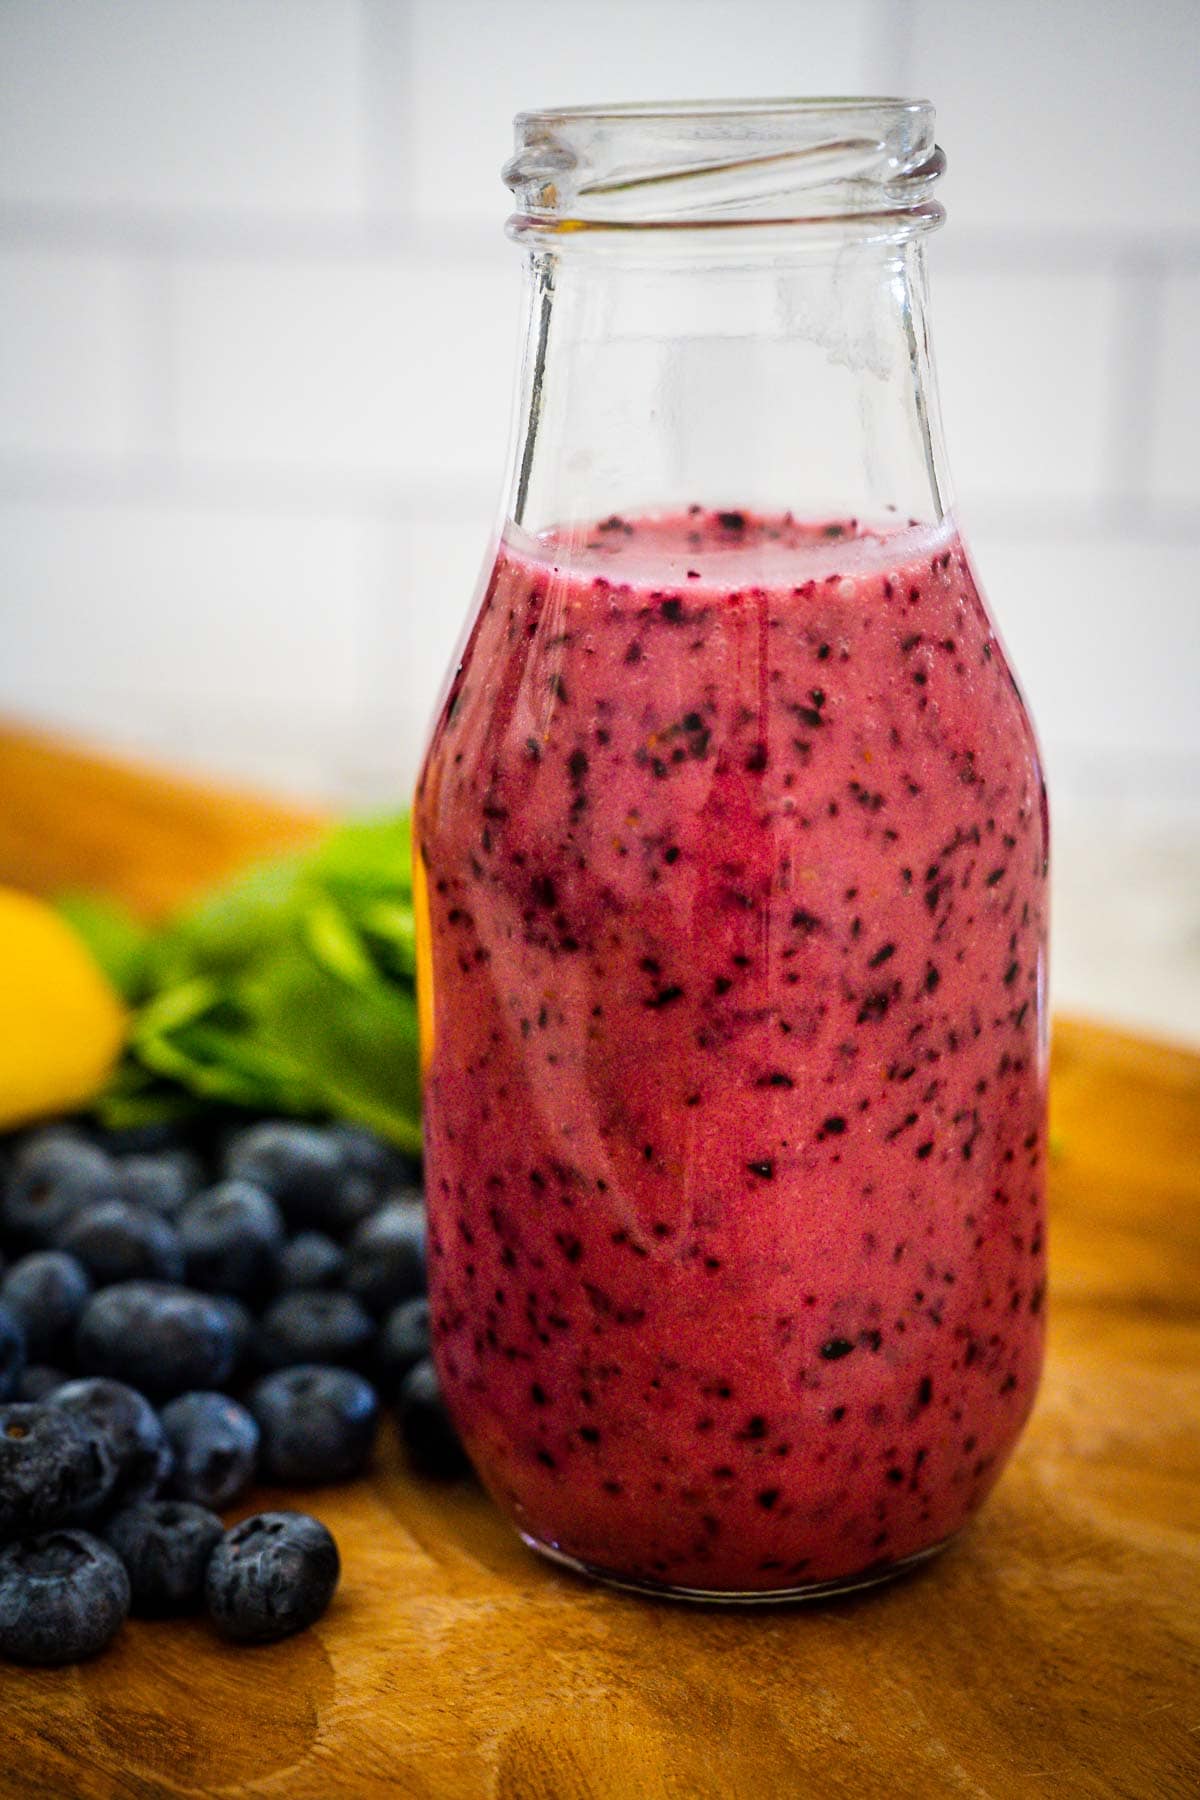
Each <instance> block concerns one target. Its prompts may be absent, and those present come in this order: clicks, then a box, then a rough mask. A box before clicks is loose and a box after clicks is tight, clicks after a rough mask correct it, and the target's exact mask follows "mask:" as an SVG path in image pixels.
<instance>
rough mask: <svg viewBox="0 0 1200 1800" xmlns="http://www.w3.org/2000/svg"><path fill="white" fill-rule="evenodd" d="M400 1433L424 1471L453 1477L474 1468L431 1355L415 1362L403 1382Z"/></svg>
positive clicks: (401, 1385)
mask: <svg viewBox="0 0 1200 1800" xmlns="http://www.w3.org/2000/svg"><path fill="white" fill-rule="evenodd" d="M398 1410H399V1420H400V1437H401V1440H402V1441H403V1444H404V1447H405V1449H406V1450H407V1451H408V1454H409V1458H410V1460H411V1462H412V1464H413V1466H414V1468H416V1469H419V1470H420V1472H421V1474H422V1475H438V1476H442V1477H443V1478H447V1479H448V1478H450V1477H452V1476H455V1475H466V1474H467V1473H468V1472H469V1470H470V1467H471V1465H470V1463H469V1462H468V1460H467V1453H466V1451H465V1450H464V1449H463V1447H462V1443H461V1441H460V1439H459V1436H458V1433H457V1432H456V1431H455V1429H454V1425H453V1422H452V1420H451V1418H450V1414H449V1413H448V1412H447V1411H446V1402H445V1401H444V1400H443V1398H442V1388H441V1383H440V1382H439V1380H438V1376H437V1370H436V1369H435V1368H434V1366H433V1363H432V1362H431V1361H430V1359H429V1358H428V1357H426V1358H425V1359H424V1360H423V1361H421V1362H419V1363H416V1364H414V1366H413V1367H412V1368H411V1369H410V1370H409V1371H408V1374H407V1375H406V1376H405V1377H404V1380H403V1381H402V1382H401V1383H400V1397H399V1402H398Z"/></svg>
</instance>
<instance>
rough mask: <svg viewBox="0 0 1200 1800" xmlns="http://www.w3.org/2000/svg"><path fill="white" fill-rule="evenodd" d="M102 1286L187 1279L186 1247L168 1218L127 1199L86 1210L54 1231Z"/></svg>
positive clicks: (62, 1245)
mask: <svg viewBox="0 0 1200 1800" xmlns="http://www.w3.org/2000/svg"><path fill="white" fill-rule="evenodd" d="M54 1241H55V1243H56V1244H57V1245H58V1247H59V1249H60V1250H66V1251H68V1252H69V1253H70V1254H71V1255H72V1256H77V1257H78V1258H79V1260H80V1262H81V1263H82V1264H83V1266H84V1268H85V1269H86V1270H87V1272H88V1274H89V1275H90V1276H91V1278H92V1280H93V1281H94V1282H95V1284H96V1286H97V1287H111V1286H112V1285H113V1284H114V1283H115V1282H118V1281H182V1279H183V1246H182V1244H181V1243H180V1241H179V1233H178V1232H177V1231H176V1229H175V1227H174V1226H173V1225H172V1224H171V1222H170V1221H169V1220H168V1219H164V1218H161V1217H160V1216H159V1214H158V1213H154V1212H150V1211H148V1209H147V1208H145V1207H142V1206H132V1205H131V1204H130V1202H129V1201H128V1200H106V1201H105V1202H104V1203H103V1204H102V1205H100V1206H87V1207H81V1208H80V1209H79V1211H78V1212H76V1213H73V1214H72V1216H71V1217H70V1218H69V1219H67V1220H66V1222H65V1224H63V1225H62V1226H60V1228H59V1230H58V1231H57V1232H56V1233H55V1238H54Z"/></svg>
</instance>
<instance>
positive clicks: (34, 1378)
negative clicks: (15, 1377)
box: [13, 1363, 70, 1403]
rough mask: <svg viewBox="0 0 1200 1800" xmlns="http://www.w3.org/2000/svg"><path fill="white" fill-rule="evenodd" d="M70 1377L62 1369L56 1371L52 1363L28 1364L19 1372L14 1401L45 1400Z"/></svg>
mask: <svg viewBox="0 0 1200 1800" xmlns="http://www.w3.org/2000/svg"><path fill="white" fill-rule="evenodd" d="M69 1379H70V1377H69V1376H68V1375H67V1374H65V1373H64V1371H63V1370H62V1369H56V1368H55V1367H54V1365H53V1364H52V1363H28V1364H27V1365H26V1366H25V1368H24V1369H22V1371H21V1379H20V1380H19V1381H18V1382H17V1389H16V1392H15V1394H14V1395H13V1399H14V1400H26V1401H29V1402H30V1403H32V1402H34V1401H36V1400H47V1399H49V1397H50V1395H51V1394H52V1393H53V1392H54V1390H55V1388H60V1387H61V1386H62V1385H63V1383H64V1382H65V1381H68V1380H69Z"/></svg>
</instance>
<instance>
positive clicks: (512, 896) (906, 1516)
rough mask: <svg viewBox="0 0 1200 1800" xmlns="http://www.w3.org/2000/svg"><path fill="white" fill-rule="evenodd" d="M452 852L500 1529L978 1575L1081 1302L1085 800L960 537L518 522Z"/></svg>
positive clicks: (461, 683) (472, 1263)
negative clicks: (979, 1515) (1057, 1259)
mask: <svg viewBox="0 0 1200 1800" xmlns="http://www.w3.org/2000/svg"><path fill="white" fill-rule="evenodd" d="M415 830H416V836H417V842H418V845H419V848H420V851H421V854H422V857H423V860H424V866H425V877H426V885H427V893H428V909H429V911H428V921H427V931H428V967H429V970H430V974H429V979H428V983H427V991H426V995H425V1001H426V1011H427V1025H428V1031H427V1043H426V1051H427V1055H428V1059H429V1060H428V1069H427V1076H426V1088H425V1109H426V1110H425V1120H426V1137H427V1177H428V1196H429V1211H430V1229H431V1282H432V1304H433V1316H434V1332H435V1347H436V1357H437V1363H438V1367H439V1370H440V1373H441V1377H442V1381H443V1384H444V1387H445V1391H446V1395H447V1399H448V1401H449V1404H450V1406H451V1409H452V1412H453V1415H454V1418H455V1420H456V1422H457V1424H458V1426H459V1428H460V1430H461V1432H462V1434H463V1437H464V1439H465V1441H466V1443H467V1445H468V1447H469V1449H470V1452H471V1455H472V1457H473V1459H474V1461H475V1464H476V1466H477V1468H478V1470H479V1472H480V1474H481V1476H482V1477H483V1479H484V1481H485V1482H486V1483H487V1485H488V1486H489V1488H490V1489H491V1490H492V1492H493V1493H494V1495H495V1496H496V1498H497V1500H498V1501H499V1502H500V1504H501V1505H502V1506H503V1507H504V1509H505V1510H506V1511H507V1512H508V1513H510V1515H512V1516H513V1517H515V1519H516V1521H517V1523H518V1525H519V1527H520V1529H521V1530H522V1532H523V1533H524V1534H525V1535H526V1536H527V1538H529V1539H530V1540H531V1541H533V1542H535V1543H537V1544H538V1545H539V1546H540V1547H542V1548H547V1549H549V1550H551V1551H552V1552H557V1553H559V1554H561V1555H563V1556H565V1557H567V1558H570V1559H572V1560H573V1561H575V1562H577V1563H579V1564H582V1565H584V1566H585V1567H587V1568H588V1569H590V1570H592V1571H596V1572H600V1573H604V1572H609V1573H614V1574H618V1575H620V1576H621V1577H622V1578H623V1579H627V1580H632V1581H635V1582H640V1583H645V1584H647V1585H655V1584H659V1585H662V1586H663V1587H667V1588H672V1589H675V1590H694V1591H700V1592H703V1591H716V1592H723V1593H726V1594H732V1593H738V1594H743V1595H753V1594H755V1593H762V1594H767V1593H772V1592H775V1593H777V1592H779V1591H780V1590H786V1589H788V1588H790V1587H804V1588H810V1587H813V1586H819V1585H820V1584H822V1583H831V1584H842V1583H845V1582H847V1581H848V1580H851V1579H853V1578H856V1577H860V1576H861V1577H863V1578H871V1577H872V1576H874V1575H876V1574H879V1573H883V1572H886V1571H888V1570H891V1569H893V1568H894V1567H895V1566H896V1565H897V1564H900V1563H903V1562H904V1561H905V1560H906V1559H909V1558H913V1557H915V1556H918V1555H920V1554H921V1553H923V1552H926V1551H928V1550H930V1549H932V1548H934V1547H936V1546H937V1545H939V1544H940V1543H942V1542H944V1541H945V1540H946V1539H947V1538H949V1537H950V1536H951V1535H952V1534H953V1533H954V1532H956V1531H957V1530H958V1529H959V1527H960V1526H961V1525H962V1524H963V1523H964V1521H965V1520H966V1519H967V1518H968V1517H969V1516H970V1515H971V1514H972V1513H973V1512H974V1511H975V1510H976V1509H977V1508H978V1507H979V1505H980V1504H981V1502H982V1501H983V1499H984V1497H985V1496H986V1494H987V1493H988V1491H989V1489H990V1488H991V1487H992V1485H993V1483H994V1482H995V1480H996V1478H997V1476H998V1475H999V1473H1000V1471H1001V1469H1002V1467H1003V1465H1004V1462H1005V1460H1006V1458H1007V1457H1008V1455H1009V1452H1010V1451H1011V1449H1012V1447H1013V1445H1014V1443H1015V1441H1016V1439H1017V1436H1018V1434H1019V1432H1020V1430H1021V1427H1022V1425H1023V1423H1024V1421H1025V1419H1026V1416H1027V1414H1028V1412H1029V1409H1030V1406H1031V1404H1032V1401H1033V1396H1034V1391H1035V1387H1036V1384H1037V1380H1038V1373H1039V1368H1040V1364H1041V1358H1042V1338H1043V1317H1042V1297H1043V1287H1044V1257H1043V1240H1042V1172H1043V1162H1044V1155H1045V1145H1044V1141H1043V1125H1044V1108H1045V1087H1044V1082H1045V1058H1044V1045H1043V1044H1042V1043H1041V1042H1040V1041H1039V1020H1040V1018H1041V1017H1042V1016H1043V1007H1042V1005H1041V997H1040V991H1039V990H1040V986H1041V984H1042V982H1043V980H1044V954H1045V869H1046V814H1045V806H1044V798H1043V788H1042V783H1041V776H1040V772H1039V768H1038V760H1037V750H1036V745H1035V742H1034V738H1033V733H1032V729H1031V727H1030V724H1029V721H1028V718H1027V716H1026V713H1025V710H1024V707H1023V706H1022V703H1021V699H1020V697H1019V694H1018V692H1017V690H1016V687H1015V685H1014V682H1013V678H1012V676H1011V674H1010V671H1009V668H1008V665H1007V663H1006V661H1005V657H1004V654H1003V651H1002V649H1001V647H1000V645H999V643H998V642H997V640H996V637H995V635H994V633H993V630H992V626H991V623H990V620H989V618H988V615H987V612H986V611H985V609H984V605H983V603H982V601H981V599H980V596H979V592H978V590H977V587H976V584H975V581H974V578H973V576H972V573H971V569H970V565H969V563H968V561H967V558H966V555H965V553H964V551H963V549H962V546H961V544H960V542H959V540H958V538H957V536H956V535H954V533H953V531H952V529H951V528H950V527H945V528H943V529H941V530H934V529H926V528H922V529H917V528H909V529H890V528H880V529H868V528H866V527H863V526H860V525H858V524H856V523H855V522H853V521H851V522H849V523H846V524H816V525H803V524H798V523H796V522H795V521H793V520H792V519H791V518H790V517H784V518H758V517H754V516H752V515H750V514H743V513H736V512H719V513H710V512H702V511H701V510H700V509H699V508H693V509H692V510H691V511H690V512H688V513H686V514H683V515H681V516H675V517H654V518H647V519H637V518H627V519H626V518H616V517H613V518H608V519H605V520H604V521H603V522H602V523H600V524H599V525H597V526H596V527H595V528H594V529H591V530H587V529H583V528H574V527H573V528H571V529H570V530H568V531H564V532H561V533H556V534H547V535H544V536H543V537H541V538H539V539H536V540H535V539H530V538H526V537H524V536H523V534H521V533H519V532H517V531H516V530H515V529H513V530H510V533H509V535H508V536H507V537H506V539H505V540H504V541H502V543H501V546H500V550H499V554H498V556H497V560H496V563H495V567H494V569H493V571H492V574H491V578H490V581H489V583H488V587H487V591H486V595H485V597H484V600H483V603H482V607H481V610H480V612H479V614H478V617H477V619H476V622H475V625H474V628H473V630H472V633H471V636H470V640H469V642H468V644H467V647H466V650H465V653H464V656H463V659H462V662H461V665H460V667H459V669H458V671H457V673H456V675H455V678H454V680H453V683H452V685H451V688H450V691H449V694H448V696H447V698H446V701H445V704H444V707H443V709H442V712H441V716H440V719H439V722H438V724H437V726H436V728H435V731H434V734H433V738H432V743H431V747H430V750H429V753H428V756H427V759H426V763H425V767H424V770H423V773H422V776H421V781H420V786H419V790H418V798H417V811H416V820H415Z"/></svg>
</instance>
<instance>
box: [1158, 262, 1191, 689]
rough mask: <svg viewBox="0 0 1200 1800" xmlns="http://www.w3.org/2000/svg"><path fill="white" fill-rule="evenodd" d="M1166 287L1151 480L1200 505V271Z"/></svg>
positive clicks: (1166, 492) (1168, 495)
mask: <svg viewBox="0 0 1200 1800" xmlns="http://www.w3.org/2000/svg"><path fill="white" fill-rule="evenodd" d="M1164 290H1165V291H1164V293H1163V316H1162V337H1161V339H1160V342H1159V347H1158V358H1157V360H1158V365H1159V376H1160V379H1159V381H1158V383H1157V387H1156V401H1157V404H1156V406H1155V412H1154V421H1153V426H1154V429H1153V435H1152V438H1151V445H1150V468H1149V480H1150V485H1151V489H1152V491H1153V492H1154V493H1155V494H1156V495H1158V496H1159V497H1161V498H1162V499H1164V500H1171V501H1182V502H1185V503H1188V504H1190V505H1192V506H1195V507H1200V427H1198V425H1197V420H1198V419H1200V270H1197V271H1196V272H1194V273H1191V274H1186V275H1184V274H1180V275H1176V276H1174V277H1173V278H1172V279H1169V280H1168V281H1166V283H1165V284H1164ZM1197 598H1198V600H1200V595H1198V596H1197ZM1197 703H1198V705H1200V697H1198V702H1197Z"/></svg>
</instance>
